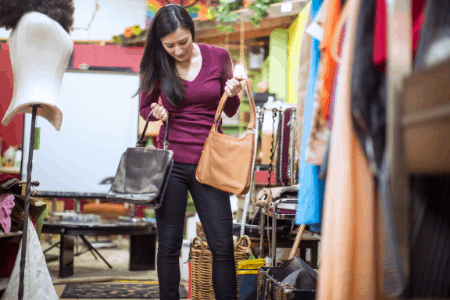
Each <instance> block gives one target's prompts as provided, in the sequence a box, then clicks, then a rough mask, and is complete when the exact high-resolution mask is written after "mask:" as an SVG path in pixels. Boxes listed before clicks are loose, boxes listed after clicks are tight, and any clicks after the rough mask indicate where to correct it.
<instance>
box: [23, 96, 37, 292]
mask: <svg viewBox="0 0 450 300" xmlns="http://www.w3.org/2000/svg"><path fill="white" fill-rule="evenodd" d="M31 107H32V116H31V132H30V149H29V151H28V163H27V181H26V186H25V203H24V205H25V209H24V217H23V219H24V222H23V236H22V252H21V253H20V281H19V300H23V289H24V284H23V282H24V276H25V257H26V253H27V232H28V222H27V220H28V217H29V214H30V190H31V185H32V183H31V171H32V169H33V147H34V139H35V129H36V116H37V109H38V108H39V107H40V105H32V106H31ZM34 184H36V183H33V185H34Z"/></svg>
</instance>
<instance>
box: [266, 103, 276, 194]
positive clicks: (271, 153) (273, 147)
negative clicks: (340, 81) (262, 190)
mask: <svg viewBox="0 0 450 300" xmlns="http://www.w3.org/2000/svg"><path fill="white" fill-rule="evenodd" d="M276 117H277V109H276V108H273V109H272V147H271V148H270V165H269V181H268V183H267V187H268V188H270V180H271V179H272V168H273V157H274V155H275V145H274V143H275V119H276Z"/></svg>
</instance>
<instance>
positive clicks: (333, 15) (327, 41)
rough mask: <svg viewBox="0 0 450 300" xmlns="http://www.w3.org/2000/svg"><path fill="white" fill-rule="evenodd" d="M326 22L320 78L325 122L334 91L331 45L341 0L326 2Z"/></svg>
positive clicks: (321, 47)
mask: <svg viewBox="0 0 450 300" xmlns="http://www.w3.org/2000/svg"><path fill="white" fill-rule="evenodd" d="M324 5H327V7H325V14H326V22H325V24H324V29H323V40H322V42H321V43H320V50H321V52H322V54H321V55H322V61H323V69H322V72H321V74H319V76H320V78H319V79H320V80H322V82H323V83H322V90H321V98H322V117H323V118H324V119H325V120H328V119H329V114H330V101H331V91H332V89H333V75H334V68H335V61H334V60H333V57H332V56H331V45H332V44H333V36H334V31H335V29H336V26H337V23H338V21H339V15H340V13H341V0H329V1H325V2H324Z"/></svg>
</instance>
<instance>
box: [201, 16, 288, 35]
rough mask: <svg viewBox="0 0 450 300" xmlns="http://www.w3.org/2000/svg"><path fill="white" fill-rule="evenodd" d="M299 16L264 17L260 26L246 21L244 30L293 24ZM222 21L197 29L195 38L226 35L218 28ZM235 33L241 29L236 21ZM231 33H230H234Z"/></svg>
mask: <svg viewBox="0 0 450 300" xmlns="http://www.w3.org/2000/svg"><path fill="white" fill-rule="evenodd" d="M296 18H297V15H293V16H292V15H291V16H284V17H278V18H270V19H263V20H261V23H260V25H259V27H256V26H255V25H253V24H252V23H251V22H245V23H244V31H245V32H248V31H252V30H264V29H266V28H273V27H275V28H276V27H278V26H280V27H281V26H283V25H286V24H288V25H291V24H292V23H293V22H294V21H295V19H296ZM219 24H220V23H219V22H218V23H217V24H216V25H215V26H213V27H209V28H208V29H203V30H201V29H198V28H196V30H195V39H196V40H197V39H204V38H210V37H217V36H219V35H225V32H220V31H219V29H217V25H219ZM233 29H234V31H235V32H234V33H236V32H239V31H240V23H236V24H234V25H233ZM234 33H230V35H232V34H234Z"/></svg>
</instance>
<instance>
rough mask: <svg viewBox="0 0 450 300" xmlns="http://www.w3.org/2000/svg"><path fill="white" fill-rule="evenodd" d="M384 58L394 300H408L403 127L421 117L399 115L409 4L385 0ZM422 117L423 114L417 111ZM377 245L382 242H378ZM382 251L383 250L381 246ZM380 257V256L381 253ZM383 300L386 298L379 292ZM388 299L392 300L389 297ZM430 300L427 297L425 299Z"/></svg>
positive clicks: (408, 63)
mask: <svg viewBox="0 0 450 300" xmlns="http://www.w3.org/2000/svg"><path fill="white" fill-rule="evenodd" d="M386 4H387V20H388V59H387V88H388V98H387V99H388V104H387V123H386V129H387V154H388V156H387V159H388V160H387V162H388V168H389V181H390V190H391V199H392V207H393V217H394V220H395V229H396V231H395V233H396V234H397V238H398V246H399V251H400V257H401V267H402V271H403V275H404V276H405V277H404V278H405V284H404V285H403V286H402V289H401V291H399V293H398V295H395V298H394V299H408V298H409V294H410V289H411V284H412V283H411V272H410V270H411V265H410V263H411V260H410V256H411V252H410V251H411V245H410V237H411V234H410V231H411V229H410V228H411V227H410V220H411V219H410V218H411V210H410V207H411V203H410V201H411V200H410V199H411V198H410V181H409V175H410V174H409V173H408V172H407V168H406V163H405V159H404V157H405V149H404V147H405V146H407V145H405V144H404V141H405V138H404V135H405V126H406V125H410V124H411V123H416V124H417V123H420V122H422V120H421V118H417V119H416V120H415V121H412V122H407V121H408V120H407V118H405V116H404V115H403V103H402V97H401V94H402V92H403V91H402V89H403V81H404V79H405V77H407V76H409V75H410V74H411V73H412V70H413V57H412V53H413V50H412V49H413V46H412V36H411V27H412V25H411V24H412V1H411V0H407V1H405V0H387V2H386ZM419 114H423V112H419ZM380 240H381V243H382V242H383V239H380ZM381 248H382V249H383V247H381ZM382 255H384V253H382ZM383 298H384V299H386V298H387V297H386V295H384V293H383ZM390 299H392V298H390ZM428 299H431V298H428Z"/></svg>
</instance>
